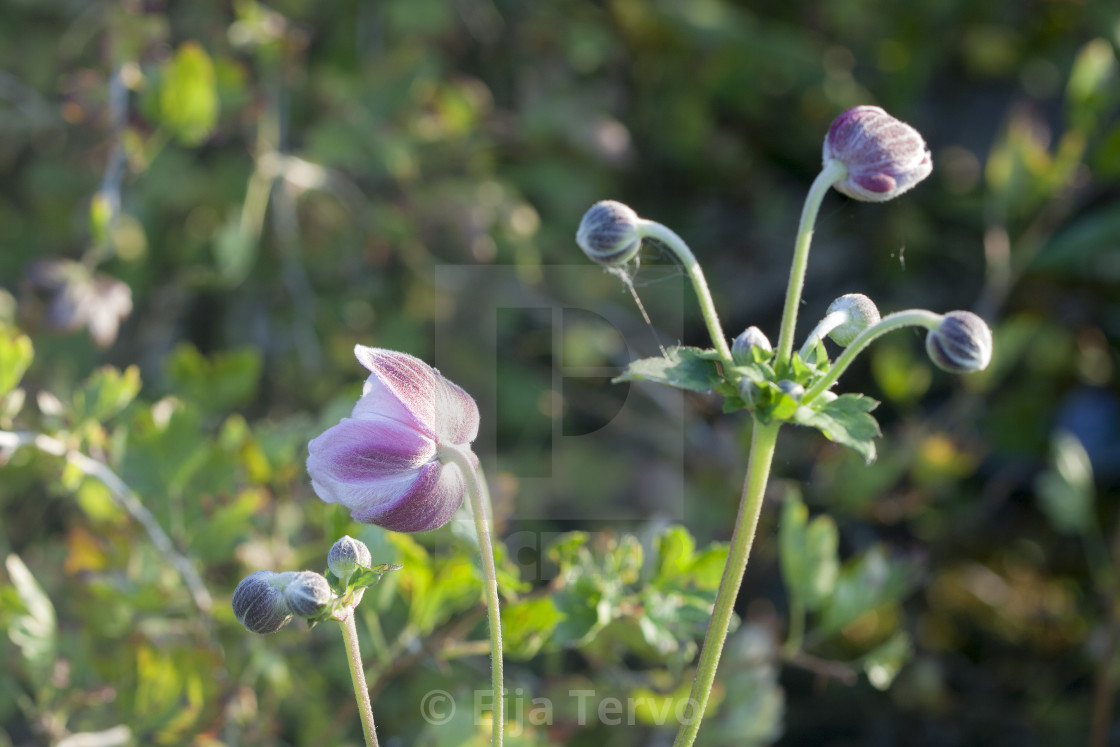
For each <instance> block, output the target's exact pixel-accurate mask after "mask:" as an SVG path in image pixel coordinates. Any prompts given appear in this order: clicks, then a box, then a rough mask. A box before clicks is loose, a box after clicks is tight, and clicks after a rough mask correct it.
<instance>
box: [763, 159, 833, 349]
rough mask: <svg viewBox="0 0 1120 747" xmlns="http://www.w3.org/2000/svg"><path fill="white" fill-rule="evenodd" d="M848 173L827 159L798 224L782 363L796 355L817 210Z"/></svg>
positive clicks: (784, 317)
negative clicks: (802, 301) (798, 327)
mask: <svg viewBox="0 0 1120 747" xmlns="http://www.w3.org/2000/svg"><path fill="white" fill-rule="evenodd" d="M847 173H848V170H847V167H846V166H844V164H842V163H841V162H840V161H835V160H832V161H827V162H826V163H825V164H824V168H822V169H821V172H820V173H819V174H817V178H816V179H814V180H813V184H812V186H811V187H809V195H808V196H807V197H806V198H805V206H804V207H803V208H802V209H801V221H800V223H799V225H798V227H797V239H796V241H795V243H794V247H793V263H792V264H791V265H790V270H789V285H788V286H787V287H786V303H785V307H784V308H783V309H782V328H781V332H780V333H779V335H778V355H777V361H778V363H779V364H782V363H789V361H790V358H792V357H793V335H794V332H796V328H797V310H798V307H799V306H800V305H801V291H802V289H803V288H804V287H805V269H806V268H807V267H808V266H809V245H810V244H811V243H812V242H813V226H814V225H815V224H816V222H817V213H819V212H820V209H821V203H822V202H823V201H824V196H825V195H826V194H828V190H829V188H830V187H832V185H833V184H835V183H836V182H837V181H839V180H841V179H843V178H844V176H845V175H846V174H847Z"/></svg>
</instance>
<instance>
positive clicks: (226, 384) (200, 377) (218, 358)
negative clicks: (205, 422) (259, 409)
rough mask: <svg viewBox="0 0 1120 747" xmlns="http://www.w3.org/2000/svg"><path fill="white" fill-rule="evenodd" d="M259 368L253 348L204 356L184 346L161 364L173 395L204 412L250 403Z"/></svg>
mask: <svg viewBox="0 0 1120 747" xmlns="http://www.w3.org/2000/svg"><path fill="white" fill-rule="evenodd" d="M261 366H262V364H261V353H260V351H259V350H257V349H254V348H239V349H236V350H223V351H220V352H217V353H214V354H213V355H210V356H204V355H202V353H200V352H199V351H198V349H197V348H195V347H194V346H193V345H190V344H188V343H183V344H180V345H178V346H176V348H175V350H174V351H173V352H172V354H171V356H170V357H169V358H168V360H167V362H166V363H165V368H166V371H167V375H168V377H169V378H170V379H171V380H172V382H173V383H174V385H175V389H176V392H177V393H179V394H180V395H181V396H182V397H183V399H185V400H187V401H188V402H190V403H191V404H192V405H194V406H197V407H201V408H203V409H204V410H206V411H208V412H221V411H224V410H229V409H231V408H233V407H236V406H237V405H240V404H243V403H244V402H246V401H247V400H249V399H252V397H253V396H255V394H256V391H257V384H258V382H259V381H260V377H261Z"/></svg>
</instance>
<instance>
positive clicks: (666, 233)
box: [638, 219, 732, 366]
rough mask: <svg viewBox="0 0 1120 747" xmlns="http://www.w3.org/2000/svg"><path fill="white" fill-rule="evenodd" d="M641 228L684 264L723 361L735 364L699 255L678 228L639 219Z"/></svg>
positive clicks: (726, 364) (701, 311)
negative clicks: (690, 247) (674, 228)
mask: <svg viewBox="0 0 1120 747" xmlns="http://www.w3.org/2000/svg"><path fill="white" fill-rule="evenodd" d="M638 231H639V232H640V233H641V235H642V236H648V237H649V238H651V239H656V240H657V241H660V242H661V243H662V244H664V245H665V246H666V247H668V249H669V251H671V252H672V253H673V256H675V257H676V258H677V261H678V262H680V263H681V266H683V267H684V271H685V272H686V273H687V274H688V279H689V280H690V281H692V288H693V290H694V291H696V298H697V300H698V301H699V302H700V313H701V314H703V315H704V324H706V325H707V327H708V334H709V335H710V336H711V338H712V345H713V346H715V349H716V352H718V353H719V357H720V360H722V361H723V364H724V365H725V366H730V365H732V358H731V348H730V347H728V345H727V337H726V336H725V335H724V334H723V327H721V326H720V323H719V314H717V313H716V305H715V304H714V303H712V292H711V291H710V290H708V281H707V280H706V279H705V278H704V271H703V270H702V269H701V268H700V263H699V262H697V261H696V255H694V254H693V253H692V250H691V249H689V248H688V244H686V243H685V242H684V239H682V238H681V237H680V236H678V235H677V233H676V232H675V231H673V230H672V229H670V228H668V227H666V226H663V225H661V224H660V223H657V222H656V221H652V220H642V219H639V221H638Z"/></svg>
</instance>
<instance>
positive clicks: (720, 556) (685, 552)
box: [652, 526, 728, 591]
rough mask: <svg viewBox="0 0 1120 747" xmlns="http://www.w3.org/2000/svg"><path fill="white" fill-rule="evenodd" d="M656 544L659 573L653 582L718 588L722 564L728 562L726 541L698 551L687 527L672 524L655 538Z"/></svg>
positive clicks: (666, 585) (721, 575)
mask: <svg viewBox="0 0 1120 747" xmlns="http://www.w3.org/2000/svg"><path fill="white" fill-rule="evenodd" d="M655 545H656V548H657V559H656V568H657V572H656V575H655V577H654V579H653V582H652V583H653V584H654V585H656V586H664V587H669V586H672V587H673V588H692V589H698V590H701V591H713V590H715V589H717V588H718V587H719V582H720V579H721V578H723V567H724V565H725V564H726V563H727V552H728V546H727V544H726V543H722V542H713V543H712V544H710V545H708V547H706V548H704V549H703V550H701V551H700V552H699V553H697V552H696V541H695V540H694V539H693V538H692V535H691V534H689V533H688V530H687V529H685V528H684V527H681V526H673V527H669V528H667V529H666V530H665V531H664V532H662V533H661V535H659V536H658V537H657V538H656V540H655Z"/></svg>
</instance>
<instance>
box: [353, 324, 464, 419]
mask: <svg viewBox="0 0 1120 747" xmlns="http://www.w3.org/2000/svg"><path fill="white" fill-rule="evenodd" d="M354 355H355V356H356V357H357V359H358V361H359V362H360V363H361V364H362V365H363V366H365V367H366V368H368V369H369V371H370V373H371V374H372V375H371V376H370V377H369V378H368V379H366V383H365V387H364V388H363V390H362V398H361V399H360V400H358V404H356V405H355V406H354V411H353V413H351V416H352V417H354V418H367V417H370V416H372V415H381V416H383V417H388V418H392V419H393V420H399V421H400V422H402V423H408V424H410V425H412V426H414V427H415V428H417V429H418V430H420V431H422V432H423V433H424V434H425V435H427V436H429V437H430V438H433V439H434V438H435V436H436V428H435V418H436V391H437V389H438V388H439V382H440V381H441V380H442V377H441V376H440V375H439V374H438V373H436V371H435V369H433V368H432V367H431V366H429V365H428V364H427V363H425V362H424V361H422V360H420V359H419V358H416V357H414V356H411V355H408V354H407V353H398V352H397V351H395V350H386V349H384V348H367V347H365V346H364V345H355V346H354Z"/></svg>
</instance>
